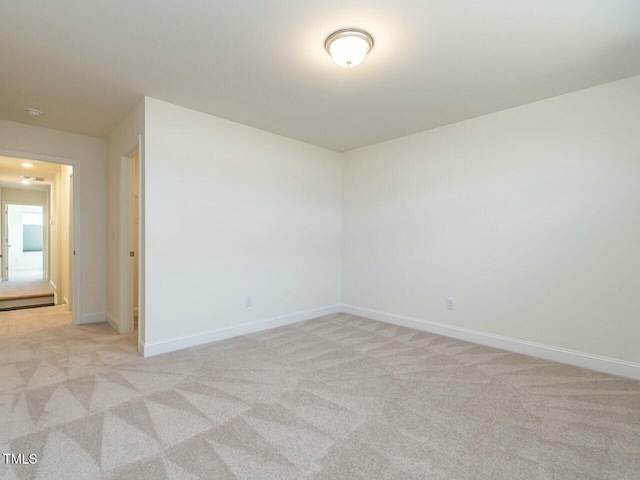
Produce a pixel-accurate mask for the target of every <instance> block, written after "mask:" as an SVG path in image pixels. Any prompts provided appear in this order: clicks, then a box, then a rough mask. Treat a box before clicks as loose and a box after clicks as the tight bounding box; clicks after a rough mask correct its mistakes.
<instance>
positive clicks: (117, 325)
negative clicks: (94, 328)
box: [106, 312, 120, 333]
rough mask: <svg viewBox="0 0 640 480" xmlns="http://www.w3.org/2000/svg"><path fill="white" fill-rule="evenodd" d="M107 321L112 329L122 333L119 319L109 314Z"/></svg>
mask: <svg viewBox="0 0 640 480" xmlns="http://www.w3.org/2000/svg"><path fill="white" fill-rule="evenodd" d="M106 319H107V323H108V324H109V325H111V328H113V329H114V330H115V331H116V332H117V333H120V322H119V321H118V319H117V318H115V317H114V316H113V315H111V314H110V313H108V312H107V314H106Z"/></svg>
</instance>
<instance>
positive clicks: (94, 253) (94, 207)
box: [0, 120, 107, 322]
mask: <svg viewBox="0 0 640 480" xmlns="http://www.w3.org/2000/svg"><path fill="white" fill-rule="evenodd" d="M0 150H1V151H3V153H5V154H11V153H12V152H14V153H24V154H35V155H49V156H54V157H60V158H66V159H72V160H74V161H76V162H77V163H78V165H79V166H80V170H81V171H80V192H79V200H80V203H81V218H80V223H81V231H80V236H81V238H82V250H81V251H79V252H78V256H79V259H80V262H81V267H82V272H81V273H82V279H81V281H82V312H81V313H82V318H81V321H82V322H95V321H103V320H104V319H105V311H106V306H107V305H106V292H107V194H106V193H107V163H106V141H105V140H103V139H100V138H93V137H86V136H83V135H76V134H71V133H65V132H60V131H57V130H50V129H46V128H39V127H33V126H30V125H25V124H22V123H16V122H9V121H6V120H0Z"/></svg>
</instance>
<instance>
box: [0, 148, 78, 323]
mask: <svg viewBox="0 0 640 480" xmlns="http://www.w3.org/2000/svg"><path fill="white" fill-rule="evenodd" d="M34 157H35V158H34ZM34 157H31V156H26V155H25V156H15V157H14V156H2V155H0V203H1V207H2V210H1V214H0V219H1V221H0V245H1V248H0V272H1V275H0V315H5V313H6V312H8V311H12V310H22V309H32V308H39V307H49V306H56V307H57V308H58V309H63V310H66V311H71V312H72V316H73V322H74V323H79V322H78V321H76V318H77V319H78V320H79V319H80V318H81V317H80V315H79V312H76V310H77V308H75V307H76V306H77V305H78V304H79V302H78V303H76V299H75V298H74V297H75V296H76V293H79V292H77V290H79V285H78V283H79V282H76V277H77V276H78V275H77V274H76V271H77V269H78V267H79V265H78V264H77V262H76V257H75V253H76V251H77V250H78V248H79V245H78V242H79V239H78V238H77V235H75V232H76V229H75V228H74V224H75V223H76V222H77V221H78V218H79V215H77V212H76V211H75V210H76V208H74V204H75V203H77V202H78V199H77V198H75V196H74V184H75V183H76V181H77V179H76V178H75V177H76V174H77V172H76V169H75V168H74V165H69V164H63V163H55V162H53V161H52V160H53V159H52V160H51V161H50V160H48V159H46V160H45V159H40V158H38V156H34ZM25 160H28V162H25ZM78 280H79V279H78ZM76 314H77V315H76ZM3 318H4V317H3ZM14 327H15V326H14ZM16 328H17V327H16Z"/></svg>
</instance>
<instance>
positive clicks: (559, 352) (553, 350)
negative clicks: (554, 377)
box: [342, 304, 640, 380]
mask: <svg viewBox="0 0 640 480" xmlns="http://www.w3.org/2000/svg"><path fill="white" fill-rule="evenodd" d="M342 311H343V312H345V313H349V314H351V315H358V316H360V317H365V318H370V319H372V320H378V321H380V322H385V323H391V324H393V325H399V326H402V327H408V328H413V329H416V330H422V331H425V332H429V333H435V334H437V335H443V336H445V337H451V338H456V339H458V340H464V341H467V342H473V343H478V344H480V345H486V346H489V347H494V348H500V349H502V350H508V351H510V352H516V353H521V354H524V355H529V356H531V357H538V358H543V359H545V360H551V361H554V362H559V363H565V364H568V365H574V366H576V367H583V368H588V369H590V370H595V371H598V372H604V373H610V374H612V375H619V376H621V377H627V378H633V379H635V380H640V363H634V362H628V361H625V360H618V359H615V358H610V357H603V356H600V355H592V354H590V353H584V352H577V351H574V350H569V349H566V348H558V347H552V346H549V345H542V344H540V343H533V342H527V341H525V340H518V339H515V338H510V337H503V336H500V335H493V334H491V333H484V332H479V331H477V330H471V329H468V328H462V327H455V326H452V325H445V324H443V323H437V322H430V321H428V320H422V319H418V318H412V317H406V316H403V315H396V314H393V313H388V312H381V311H379V310H372V309H369V308H363V307H357V306H354V305H344V304H343V305H342Z"/></svg>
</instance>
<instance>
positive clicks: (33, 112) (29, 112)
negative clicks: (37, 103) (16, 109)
mask: <svg viewBox="0 0 640 480" xmlns="http://www.w3.org/2000/svg"><path fill="white" fill-rule="evenodd" d="M24 111H25V112H27V115H30V116H32V117H39V116H40V115H42V112H41V111H40V110H37V109H35V108H25V109H24Z"/></svg>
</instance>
